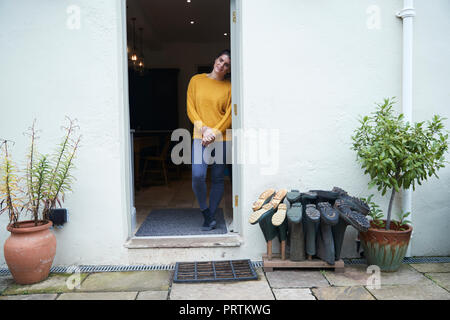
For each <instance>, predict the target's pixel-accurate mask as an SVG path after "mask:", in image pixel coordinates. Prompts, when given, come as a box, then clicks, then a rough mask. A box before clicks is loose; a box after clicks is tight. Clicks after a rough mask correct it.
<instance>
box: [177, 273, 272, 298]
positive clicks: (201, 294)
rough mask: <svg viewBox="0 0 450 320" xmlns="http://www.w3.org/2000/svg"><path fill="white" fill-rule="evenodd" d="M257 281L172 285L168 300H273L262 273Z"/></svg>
mask: <svg viewBox="0 0 450 320" xmlns="http://www.w3.org/2000/svg"><path fill="white" fill-rule="evenodd" d="M257 274H258V280H249V281H228V282H199V283H175V282H174V283H173V284H172V289H171V290H170V298H169V299H170V300H274V296H273V294H272V290H271V289H270V287H269V284H268V282H267V280H266V278H265V276H264V273H263V272H262V270H261V268H258V269H257Z"/></svg>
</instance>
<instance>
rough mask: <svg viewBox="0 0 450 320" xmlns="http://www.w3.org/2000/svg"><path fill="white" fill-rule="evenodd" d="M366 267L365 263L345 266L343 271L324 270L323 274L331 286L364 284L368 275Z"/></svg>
mask: <svg viewBox="0 0 450 320" xmlns="http://www.w3.org/2000/svg"><path fill="white" fill-rule="evenodd" d="M366 269H367V266H365V265H356V266H346V267H345V271H344V272H337V273H336V272H334V271H325V272H324V275H325V278H326V279H327V280H328V281H329V283H330V284H331V285H333V286H341V287H350V286H364V285H366V283H367V279H369V277H370V274H368V273H366Z"/></svg>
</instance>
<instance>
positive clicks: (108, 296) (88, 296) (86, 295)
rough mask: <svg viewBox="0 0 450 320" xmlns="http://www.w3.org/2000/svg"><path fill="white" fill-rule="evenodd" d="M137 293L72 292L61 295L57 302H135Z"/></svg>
mask: <svg viewBox="0 0 450 320" xmlns="http://www.w3.org/2000/svg"><path fill="white" fill-rule="evenodd" d="M137 294H138V293H137V292H71V293H63V294H61V295H60V296H59V297H58V299H57V300H134V299H136V296H137Z"/></svg>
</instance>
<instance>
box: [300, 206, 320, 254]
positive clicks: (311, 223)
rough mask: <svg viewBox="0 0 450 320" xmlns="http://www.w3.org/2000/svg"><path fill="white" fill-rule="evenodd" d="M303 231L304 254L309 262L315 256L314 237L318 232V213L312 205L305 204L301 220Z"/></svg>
mask: <svg viewBox="0 0 450 320" xmlns="http://www.w3.org/2000/svg"><path fill="white" fill-rule="evenodd" d="M303 222H304V223H303V224H304V229H305V235H306V236H305V242H306V254H307V255H308V259H309V260H311V259H312V256H314V255H316V237H317V234H318V231H319V224H320V212H319V211H318V210H317V209H316V206H315V205H314V204H307V205H306V209H305V216H304V218H303Z"/></svg>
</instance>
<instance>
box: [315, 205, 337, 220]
mask: <svg viewBox="0 0 450 320" xmlns="http://www.w3.org/2000/svg"><path fill="white" fill-rule="evenodd" d="M317 209H318V210H319V212H320V221H323V222H324V223H326V224H328V225H330V226H334V225H335V224H337V223H338V221H339V211H337V210H336V209H334V208H333V207H332V206H331V204H330V203H329V202H319V203H318V204H317Z"/></svg>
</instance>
